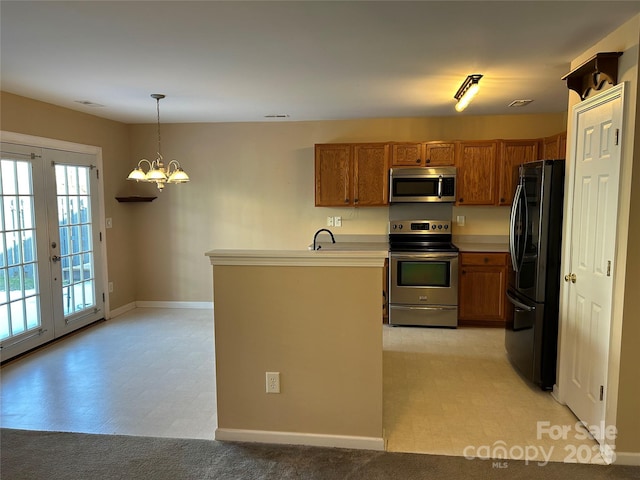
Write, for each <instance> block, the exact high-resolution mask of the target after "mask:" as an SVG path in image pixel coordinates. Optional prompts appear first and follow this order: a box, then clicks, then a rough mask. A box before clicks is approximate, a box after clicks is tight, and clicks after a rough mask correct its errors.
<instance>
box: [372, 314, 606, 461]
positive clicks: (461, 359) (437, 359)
mask: <svg viewBox="0 0 640 480" xmlns="http://www.w3.org/2000/svg"><path fill="white" fill-rule="evenodd" d="M383 335H384V361H383V365H384V428H385V438H386V440H387V449H388V450H390V451H395V452H415V453H437V454H446V455H459V456H475V457H481V456H483V455H486V453H485V452H487V451H491V452H495V453H497V454H500V452H504V451H505V450H506V451H507V452H508V453H507V457H508V458H513V459H517V458H518V457H522V458H523V459H525V458H528V459H530V460H534V459H535V460H537V461H538V460H539V461H543V460H544V458H545V457H547V458H550V459H551V460H553V461H565V460H566V461H571V460H572V459H574V460H575V461H580V462H581V463H601V459H600V455H599V448H598V444H597V443H596V442H595V441H594V440H593V439H591V438H590V437H588V436H587V435H585V430H584V429H582V428H580V429H577V427H576V422H577V418H576V417H575V416H574V415H573V413H572V412H571V411H570V410H569V409H568V408H567V407H565V406H563V405H560V404H559V403H557V402H556V401H555V400H554V399H553V397H552V396H551V394H550V393H549V392H544V391H542V390H540V389H539V388H537V387H535V386H533V385H532V384H530V383H528V382H526V381H525V380H524V379H523V378H521V377H520V376H519V375H518V374H517V373H516V372H515V371H514V369H513V368H512V367H511V365H510V363H509V361H508V360H507V358H506V355H505V350H504V330H500V329H494V328H458V329H454V330H452V329H440V328H437V329H435V328H410V327H395V328H394V327H387V326H385V328H384V331H383ZM538 422H547V423H546V424H541V426H540V429H538ZM562 427H564V428H566V435H564V438H558V435H556V432H557V431H558V430H555V429H556V428H562ZM552 437H554V438H552ZM578 455H580V456H578Z"/></svg>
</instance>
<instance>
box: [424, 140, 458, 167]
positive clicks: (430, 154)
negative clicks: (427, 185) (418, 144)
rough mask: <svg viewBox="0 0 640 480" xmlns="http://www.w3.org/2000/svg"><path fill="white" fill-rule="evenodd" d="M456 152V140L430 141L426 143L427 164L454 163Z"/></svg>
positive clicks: (425, 161)
mask: <svg viewBox="0 0 640 480" xmlns="http://www.w3.org/2000/svg"><path fill="white" fill-rule="evenodd" d="M455 154H456V144H455V143H454V142H428V143H426V144H425V154H424V159H425V160H424V163H425V166H427V167H430V166H439V165H454V164H455Z"/></svg>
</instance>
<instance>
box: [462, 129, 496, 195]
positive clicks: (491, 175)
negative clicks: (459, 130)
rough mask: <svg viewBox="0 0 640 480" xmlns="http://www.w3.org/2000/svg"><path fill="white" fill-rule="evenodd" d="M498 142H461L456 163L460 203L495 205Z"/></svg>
mask: <svg viewBox="0 0 640 480" xmlns="http://www.w3.org/2000/svg"><path fill="white" fill-rule="evenodd" d="M496 151H497V142H494V141H491V142H482V141H479V142H460V143H459V144H458V152H459V153H458V155H457V157H456V162H457V163H456V164H457V167H458V174H457V187H456V190H457V197H458V200H457V202H456V204H458V205H495V204H496V196H497V195H496V193H497V189H496V178H497V172H496V167H497V159H496Z"/></svg>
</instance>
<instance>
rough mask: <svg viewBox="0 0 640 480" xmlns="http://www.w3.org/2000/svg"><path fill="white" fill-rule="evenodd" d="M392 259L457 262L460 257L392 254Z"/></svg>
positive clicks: (434, 254)
mask: <svg viewBox="0 0 640 480" xmlns="http://www.w3.org/2000/svg"><path fill="white" fill-rule="evenodd" d="M390 257H391V259H392V260H456V259H457V258H458V255H457V254H454V255H449V254H442V253H418V254H415V255H414V254H405V253H401V254H396V253H391V254H390Z"/></svg>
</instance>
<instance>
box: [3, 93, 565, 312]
mask: <svg viewBox="0 0 640 480" xmlns="http://www.w3.org/2000/svg"><path fill="white" fill-rule="evenodd" d="M1 100H2V117H1V119H2V125H1V128H2V129H3V130H7V131H12V132H17V133H24V134H29V135H36V136H42V137H47V138H55V139H60V140H66V141H71V142H77V143H83V144H89V145H96V146H99V147H102V149H103V159H104V169H105V172H104V175H105V176H104V180H105V211H106V216H107V217H111V218H113V228H112V229H110V230H107V231H106V233H107V246H108V250H107V252H108V271H109V280H110V281H112V282H113V283H114V293H113V294H111V296H110V301H111V308H117V307H119V306H122V305H125V304H127V303H129V302H132V301H134V300H142V301H211V295H212V294H211V292H212V285H211V278H210V272H209V271H208V265H207V262H206V261H205V259H204V257H203V253H204V252H205V251H208V250H211V249H213V248H285V249H291V248H293V249H296V248H305V246H306V245H308V244H309V243H310V242H311V239H312V236H313V233H314V232H315V231H316V230H317V229H318V228H320V227H323V226H324V225H325V222H326V217H327V216H329V215H340V216H342V217H343V227H342V228H340V229H335V230H334V231H335V233H339V234H383V235H384V234H386V233H387V231H386V229H387V221H388V209H387V208H357V209H356V208H316V207H314V193H313V192H314V165H313V162H314V156H313V146H314V144H315V143H328V142H358V141H362V142H364V141H387V140H397V141H411V140H414V141H418V140H452V139H470V140H475V139H490V138H536V137H543V136H548V135H552V134H555V133H557V132H560V131H562V130H564V128H565V122H566V115H565V114H545V115H508V116H506V115H505V116H493V117H472V116H463V117H442V118H433V117H432V118H427V117H425V118H404V119H370V120H366V119H365V120H346V121H324V122H320V121H319V122H274V123H271V122H262V123H219V124H175V125H165V124H163V125H162V148H163V151H162V153H163V155H164V157H165V159H167V160H170V159H172V158H176V159H177V160H179V161H180V162H181V163H182V164H183V166H184V167H185V169H186V170H187V172H188V173H189V174H190V176H191V179H192V181H191V183H189V184H188V185H177V186H176V185H172V186H169V187H167V188H166V189H165V190H164V191H163V192H162V193H158V192H157V190H156V189H155V187H153V186H151V185H145V184H135V183H132V182H127V181H126V180H125V178H126V176H127V174H128V172H129V171H130V169H131V168H132V167H133V166H134V165H135V163H136V161H137V160H138V159H140V158H145V157H146V158H153V156H154V154H155V151H156V141H157V139H156V127H155V125H124V124H120V123H118V122H113V121H109V120H105V119H101V118H98V117H95V116H91V115H86V114H83V113H79V112H75V111H72V110H68V109H65V108H61V107H57V106H54V105H50V104H46V103H42V102H38V101H35V100H31V99H27V98H24V97H19V96H16V95H12V94H8V93H3V94H2V97H1ZM128 194H152V195H157V196H158V198H157V199H156V200H155V201H153V202H151V203H140V204H131V203H123V204H120V203H118V202H116V200H115V196H119V195H128ZM455 210H456V211H457V210H458V209H457V208H456V209H455ZM460 210H461V212H460V213H459V214H463V215H466V217H467V225H466V226H465V227H461V228H458V229H457V230H454V233H456V234H471V235H475V234H489V235H504V234H506V233H507V223H506V222H507V218H508V208H505V207H495V208H494V207H492V208H483V207H460Z"/></svg>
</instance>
